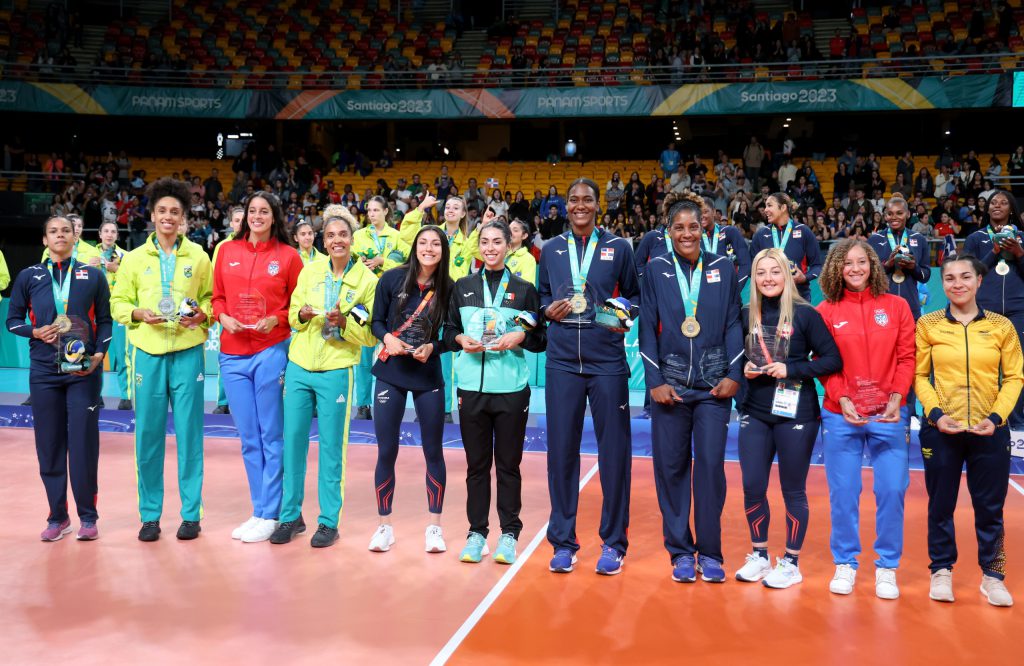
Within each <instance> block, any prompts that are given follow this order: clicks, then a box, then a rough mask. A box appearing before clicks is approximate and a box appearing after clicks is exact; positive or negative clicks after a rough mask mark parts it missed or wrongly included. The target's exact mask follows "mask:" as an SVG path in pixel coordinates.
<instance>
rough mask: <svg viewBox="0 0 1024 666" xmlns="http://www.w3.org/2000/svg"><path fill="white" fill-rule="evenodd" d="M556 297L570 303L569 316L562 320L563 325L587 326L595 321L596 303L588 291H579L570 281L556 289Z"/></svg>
mask: <svg viewBox="0 0 1024 666" xmlns="http://www.w3.org/2000/svg"><path fill="white" fill-rule="evenodd" d="M554 296H555V298H556V299H559V300H561V299H564V300H567V301H569V314H567V315H565V317H563V318H562V321H561V323H562V324H569V325H573V326H585V325H589V324H591V323H592V322H593V321H594V314H595V312H594V303H593V301H592V300H591V298H590V294H588V293H587V291H586V289H579V290H577V289H576V287H575V286H574V285H573V283H572V282H571V281H570V282H568V283H566V284H563V285H561V286H560V287H558V288H557V289H555V293H554Z"/></svg>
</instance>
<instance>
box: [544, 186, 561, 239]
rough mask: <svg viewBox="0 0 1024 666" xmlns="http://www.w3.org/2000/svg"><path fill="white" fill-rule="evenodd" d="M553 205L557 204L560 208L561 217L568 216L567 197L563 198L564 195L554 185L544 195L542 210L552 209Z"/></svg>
mask: <svg viewBox="0 0 1024 666" xmlns="http://www.w3.org/2000/svg"><path fill="white" fill-rule="evenodd" d="M552 206H555V207H556V208H557V209H558V215H559V217H562V218H564V217H566V212H565V199H563V198H562V195H560V194H559V193H558V188H557V187H555V186H554V185H552V186H551V187H549V188H548V195H547V196H546V197H544V201H543V203H542V204H541V210H550V209H551V207H552ZM558 233H562V232H558ZM556 235H557V234H556Z"/></svg>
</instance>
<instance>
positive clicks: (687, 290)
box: [672, 252, 704, 318]
mask: <svg viewBox="0 0 1024 666" xmlns="http://www.w3.org/2000/svg"><path fill="white" fill-rule="evenodd" d="M672 263H673V264H675V266H676V282H678V283H679V294H680V295H681V296H682V297H683V310H684V311H685V312H686V316H687V318H689V317H696V316H697V299H698V298H699V297H700V276H701V273H703V272H704V253H703V252H701V254H700V257H698V258H697V267H696V268H694V269H693V273H691V274H690V282H689V285H687V282H686V278H684V277H683V269H682V266H680V265H679V259H678V258H677V257H676V253H675V252H673V253H672Z"/></svg>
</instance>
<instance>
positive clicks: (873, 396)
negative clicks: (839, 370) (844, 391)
mask: <svg viewBox="0 0 1024 666" xmlns="http://www.w3.org/2000/svg"><path fill="white" fill-rule="evenodd" d="M849 389H850V400H851V401H852V402H853V406H854V407H855V408H856V409H857V413H858V414H860V415H861V416H879V415H881V414H882V413H884V412H885V407H886V405H888V404H889V392H888V391H885V390H883V389H882V387H881V386H880V385H879V383H878V381H877V380H875V379H869V378H867V377H861V376H857V375H854V376H853V378H852V381H851V382H850V386H849Z"/></svg>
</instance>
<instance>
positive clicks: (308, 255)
mask: <svg viewBox="0 0 1024 666" xmlns="http://www.w3.org/2000/svg"><path fill="white" fill-rule="evenodd" d="M315 256H316V250H314V249H313V248H309V252H306V251H305V250H303V249H302V248H299V258H301V259H302V265H303V266H306V265H308V264H310V263H311V262H312V261H313V257H315Z"/></svg>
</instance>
